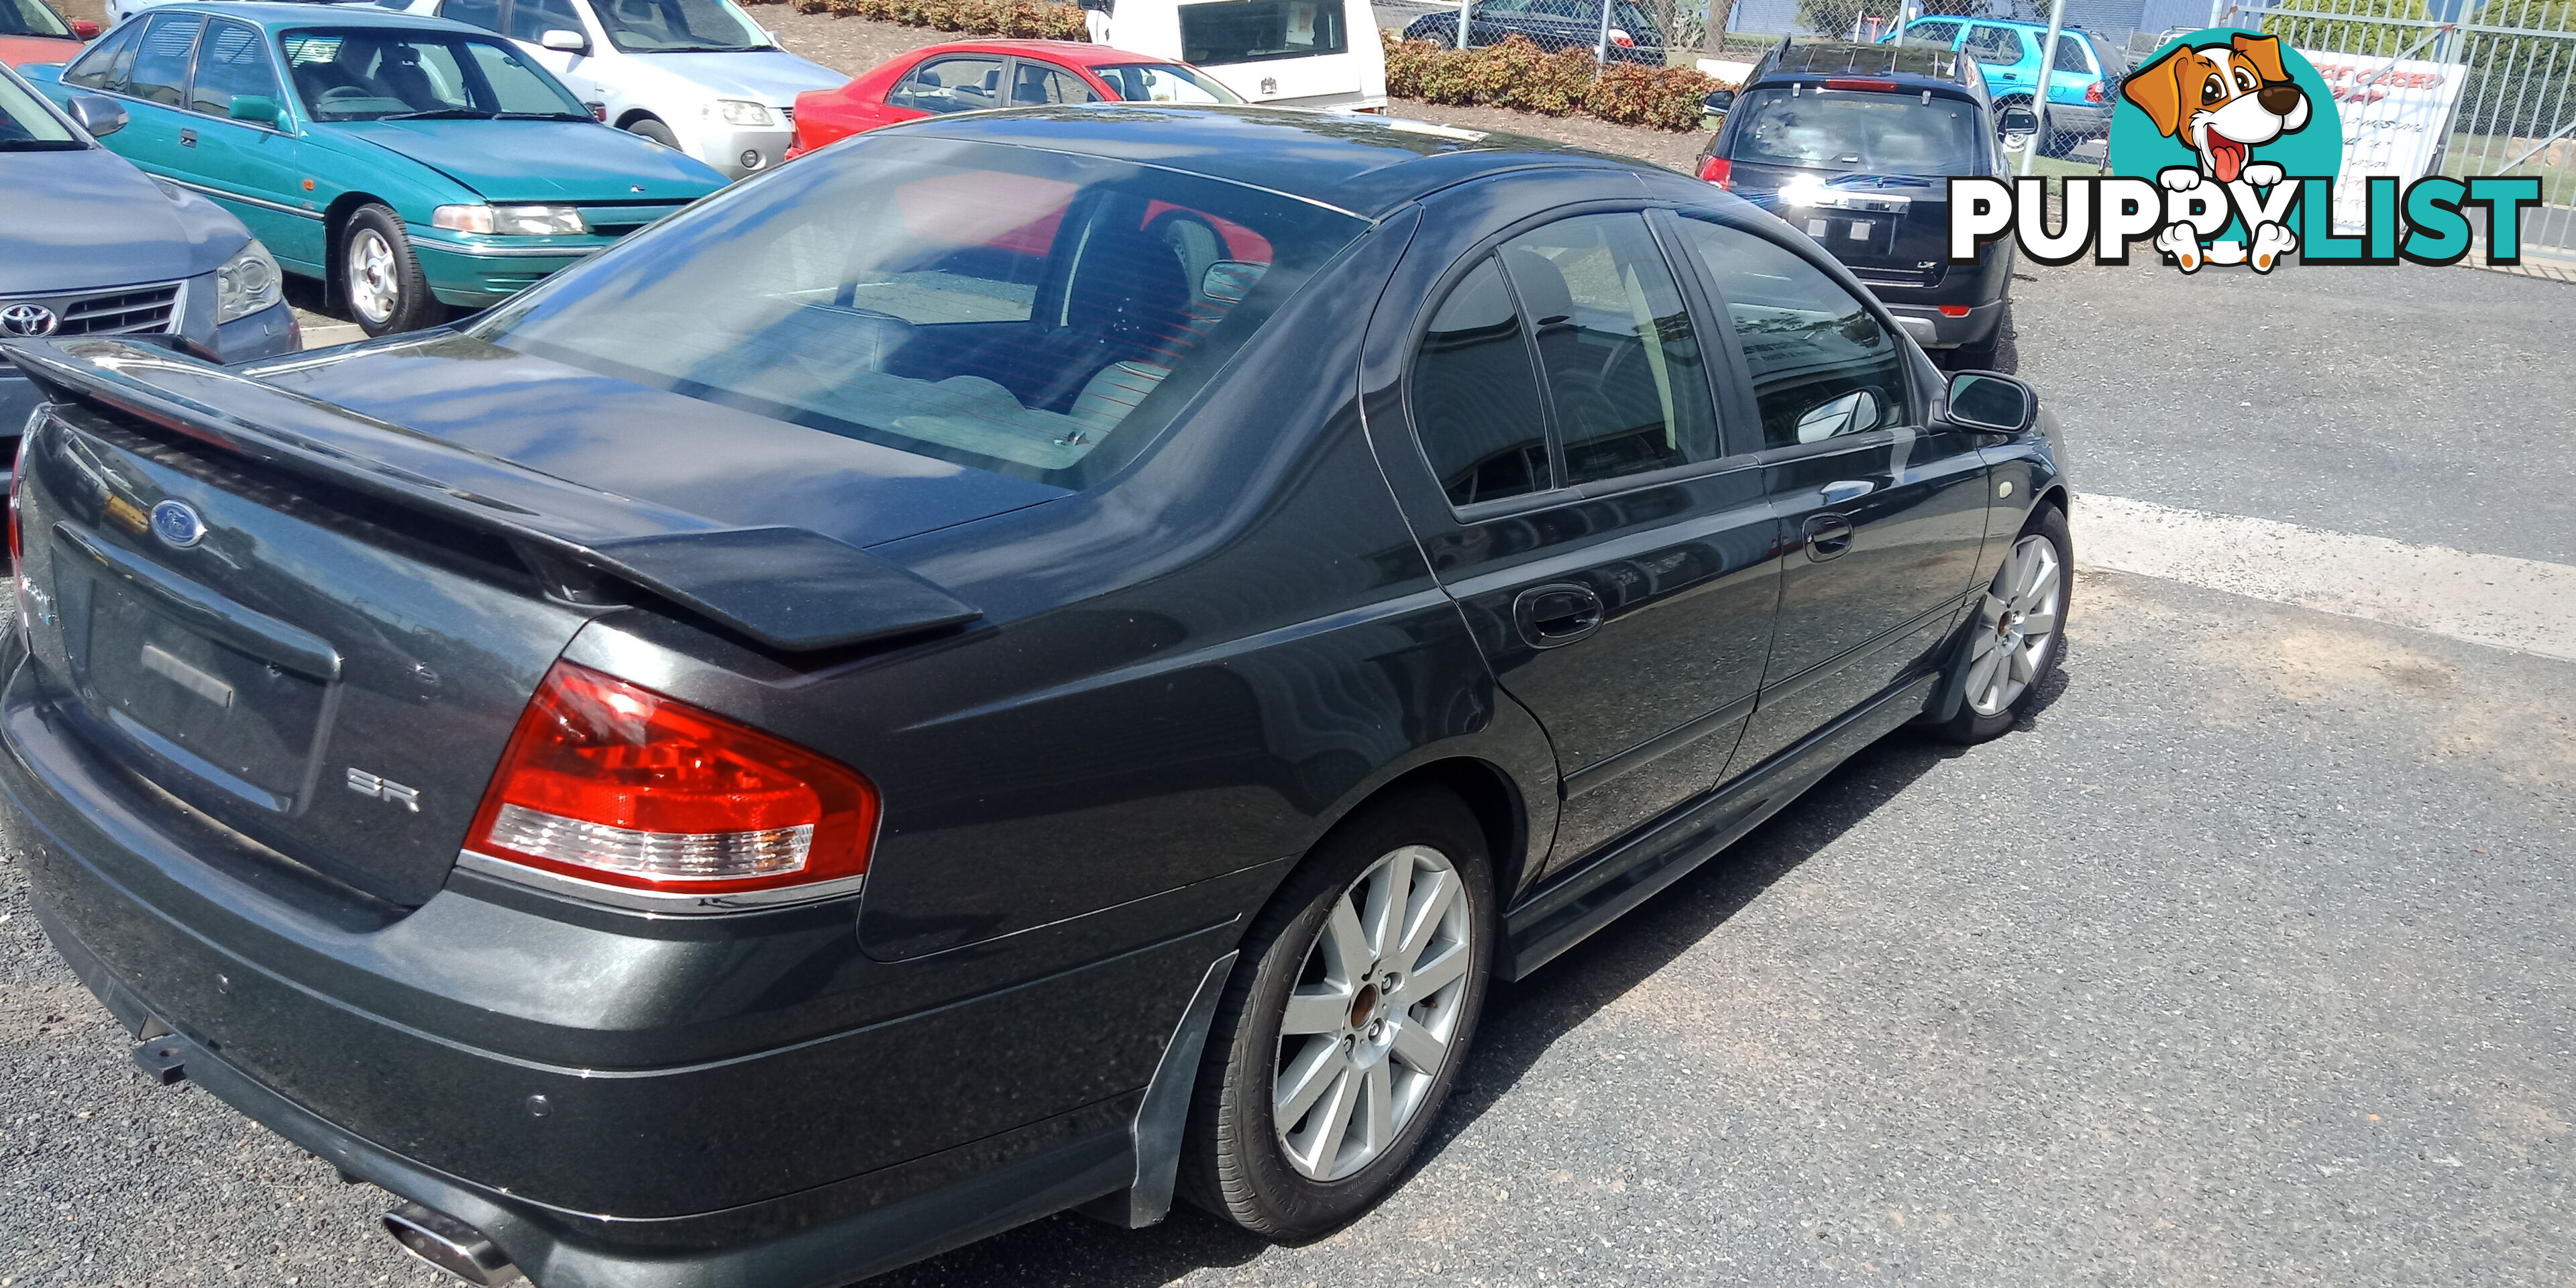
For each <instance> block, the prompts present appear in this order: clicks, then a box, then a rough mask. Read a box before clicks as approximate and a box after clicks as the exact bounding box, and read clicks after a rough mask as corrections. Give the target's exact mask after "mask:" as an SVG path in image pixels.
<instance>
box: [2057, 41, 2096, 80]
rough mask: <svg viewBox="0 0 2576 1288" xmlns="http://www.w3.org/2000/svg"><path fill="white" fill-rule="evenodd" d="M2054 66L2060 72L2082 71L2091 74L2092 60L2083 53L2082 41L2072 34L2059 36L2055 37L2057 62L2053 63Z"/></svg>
mask: <svg viewBox="0 0 2576 1288" xmlns="http://www.w3.org/2000/svg"><path fill="white" fill-rule="evenodd" d="M2054 67H2055V69H2056V70H2058V71H2061V72H2083V73H2085V74H2086V75H2091V74H2092V72H2093V60H2092V58H2091V57H2089V56H2087V55H2086V54H2085V52H2084V42H2083V41H2080V40H2077V39H2076V38H2075V37H2073V36H2059V37H2058V38H2057V62H2056V63H2055V64H2054Z"/></svg>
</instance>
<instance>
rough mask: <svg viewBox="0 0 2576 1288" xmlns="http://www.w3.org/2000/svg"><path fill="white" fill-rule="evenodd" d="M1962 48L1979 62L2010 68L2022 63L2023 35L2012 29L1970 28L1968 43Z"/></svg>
mask: <svg viewBox="0 0 2576 1288" xmlns="http://www.w3.org/2000/svg"><path fill="white" fill-rule="evenodd" d="M1960 48H1962V49H1965V50H1967V51H1968V57H1970V58H1973V59H1976V60H1977V61H1978V62H1981V63H1992V64H1997V65H2001V66H2010V65H2012V64H2014V63H2017V62H2020V61H2021V53H2022V49H2021V33H2020V32H2018V31H2015V30H2013V29H2012V28H2010V27H1970V28H1969V29H1968V43H1967V44H1965V45H1962V46H1960Z"/></svg>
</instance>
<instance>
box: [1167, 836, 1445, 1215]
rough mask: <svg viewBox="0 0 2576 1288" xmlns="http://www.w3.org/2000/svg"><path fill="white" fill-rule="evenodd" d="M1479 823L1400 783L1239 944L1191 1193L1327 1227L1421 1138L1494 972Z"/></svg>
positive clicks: (1364, 1201) (1192, 1146) (1383, 1181)
mask: <svg viewBox="0 0 2576 1288" xmlns="http://www.w3.org/2000/svg"><path fill="white" fill-rule="evenodd" d="M1495 924H1496V923H1495V919H1494V893H1493V880H1492V877H1491V867H1490V863H1489V859H1488V856H1487V854H1486V851H1485V840H1484V829H1483V828H1482V827H1480V826H1479V825H1478V824H1477V821H1476V817H1475V815H1473V814H1472V813H1470V812H1468V810H1467V808H1466V806H1465V805H1463V804H1461V803H1460V802H1459V801H1458V799H1457V798H1456V797H1455V796H1452V795H1449V794H1448V793H1446V792H1441V791H1436V790H1429V789H1425V790H1420V791H1414V792H1408V793H1406V794H1404V795H1402V796H1399V797H1395V798H1391V799H1388V800H1386V801H1383V802H1380V803H1378V804H1376V805H1372V806H1369V807H1367V808H1366V810H1365V812H1364V813H1363V814H1361V815H1359V816H1357V817H1354V818H1352V819H1350V820H1347V821H1345V822H1344V823H1343V824H1342V826H1340V827H1339V828H1337V829H1336V830H1335V831H1334V833H1333V834H1332V835H1331V836H1330V837H1328V838H1326V840H1325V841H1324V842H1323V844H1322V845H1320V846H1318V847H1317V848H1316V850H1315V852H1314V853H1313V854H1311V855H1310V856H1308V858H1307V860H1306V862H1305V863H1304V864H1303V865H1301V866H1300V867H1299V868H1298V869H1297V871H1296V873H1295V874H1293V875H1292V876H1290V877H1289V879H1288V881H1287V883H1286V885H1284V886H1283V887H1282V888H1281V889H1280V891H1279V893H1278V894H1277V895H1276V896H1274V897H1273V898H1272V900H1271V903H1270V906H1269V907H1268V908H1266V909H1265V910H1264V911H1263V912H1262V915H1261V917H1260V919H1259V920H1258V921H1256V922H1255V923H1254V925H1253V928H1252V930H1251V932H1250V933H1249V934H1248V935H1247V936H1246V937H1245V941H1244V947H1243V952H1244V958H1243V960H1244V963H1245V965H1244V966H1243V967H1242V968H1240V969H1239V970H1238V971H1237V973H1236V976H1235V978H1234V979H1233V980H1232V981H1230V982H1229V983H1228V985H1227V988H1226V994H1225V998H1224V1000H1223V1002H1222V1003H1221V1004H1220V1006H1219V1008H1218V1011H1217V1015H1216V1022H1215V1025H1214V1027H1213V1028H1212V1030H1211V1034H1212V1037H1213V1039H1214V1040H1213V1041H1212V1042H1211V1043H1210V1045H1209V1048H1208V1053H1207V1057H1206V1062H1205V1064H1204V1065H1203V1066H1202V1068H1201V1070H1200V1074H1199V1085H1198V1094H1197V1099H1196V1100H1195V1101H1194V1102H1193V1104H1192V1106H1191V1115H1190V1130H1189V1137H1188V1141H1187V1143H1186V1145H1185V1146H1184V1148H1183V1153H1182V1173H1181V1186H1182V1193H1183V1194H1184V1195H1185V1196H1187V1197H1188V1198H1189V1200H1190V1201H1191V1202H1193V1203H1195V1204H1197V1205H1198V1206H1200V1207H1202V1208H1205V1209H1207V1210H1208V1211H1209V1212H1211V1213H1214V1214H1215V1215H1217V1216H1221V1217H1224V1218H1225V1219H1227V1220H1229V1221H1232V1222H1234V1223H1235V1224H1237V1225H1240V1226H1242V1227H1243V1228H1244V1229H1246V1230H1250V1231H1252V1232H1253V1233H1255V1234H1260V1235H1265V1236H1268V1237H1270V1238H1274V1239H1292V1240H1293V1239H1306V1238H1313V1237H1315V1236H1317V1235H1321V1234H1324V1233H1326V1232H1327V1231H1330V1230H1333V1229H1335V1228H1337V1227H1339V1226H1341V1225H1343V1224H1344V1223H1346V1222H1348V1221H1350V1220H1351V1219H1352V1218H1354V1217H1356V1216H1358V1215H1359V1214H1360V1213H1362V1212H1364V1211H1366V1210H1367V1209H1368V1207H1369V1206H1370V1205H1371V1204H1373V1203H1375V1202H1376V1201H1377V1200H1378V1199H1379V1198H1380V1197H1381V1196H1383V1195H1384V1194H1385V1193H1386V1191H1387V1190H1388V1189H1389V1188H1390V1187H1391V1186H1393V1185H1394V1183H1395V1179H1396V1177H1397V1176H1398V1175H1399V1174H1401V1173H1402V1172H1403V1170H1404V1167H1405V1165H1406V1164H1407V1163H1408V1162H1410V1161H1411V1159H1412V1158H1413V1155H1414V1153H1415V1151H1417V1150H1418V1149H1420V1148H1421V1145H1422V1141H1423V1138H1424V1137H1425V1136H1426V1135H1428V1134H1429V1132H1430V1129H1431V1124H1432V1122H1433V1121H1434V1120H1435V1119H1437V1118H1438V1117H1439V1113H1440V1106H1441V1103H1442V1102H1443V1101H1444V1100H1446V1099H1447V1098H1448V1095H1449V1090H1450V1088H1451V1087H1452V1086H1454V1085H1455V1084H1456V1082H1457V1079H1458V1070H1459V1068H1460V1067H1461V1066H1462V1065H1463V1064H1464V1062H1465V1057H1466V1052H1467V1048H1468V1045H1469V1043H1470V1041H1471V1040H1472V1039H1473V1037H1474V1036H1475V1027H1476V1017H1477V1014H1478V1012H1479V1011H1481V1010H1482V1009H1483V1007H1484V1002H1485V989H1486V984H1487V982H1488V980H1489V978H1490V976H1491V973H1492V963H1493V952H1494V940H1495Z"/></svg>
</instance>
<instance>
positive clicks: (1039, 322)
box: [473, 138, 1367, 487]
mask: <svg viewBox="0 0 2576 1288" xmlns="http://www.w3.org/2000/svg"><path fill="white" fill-rule="evenodd" d="M913 147H914V145H913V144H912V143H911V142H910V141H909V140H901V139H887V140H883V141H878V140H873V139H865V138H863V139H861V140H858V141H856V142H853V143H851V144H847V145H844V146H843V148H842V149H841V150H838V151H836V152H835V153H834V157H835V158H836V159H837V160H836V161H833V162H825V163H821V164H800V165H792V166H782V167H780V168H779V169H777V170H776V171H774V172H771V173H769V174H766V175H763V176H762V178H761V181H760V182H759V183H756V184H747V185H743V186H740V187H736V188H733V189H731V190H729V191H727V192H726V193H723V194H721V195H718V196H716V197H712V198H709V199H708V200H707V201H705V202H702V203H700V204H699V205H697V206H695V207H693V208H691V209H690V210H689V211H687V212H686V213H683V214H680V215H677V216H674V217H673V218H672V219H670V220H669V221H667V222H665V223H662V224H660V225H658V226H656V227H655V228H654V229H653V230H651V231H649V232H646V233H643V234H640V235H638V236H637V237H634V238H630V239H628V240H627V241H626V242H625V243H622V244H621V245H619V246H618V247H615V248H613V249H611V250H609V251H607V252H604V253H603V254H602V255H600V256H599V257H598V258H596V259H593V260H590V261H588V262H586V263H583V264H580V265H576V266H575V267H573V268H569V269H566V270H564V272H562V273H561V274H558V275H557V276H556V277H554V278H553V279H551V280H550V281H549V282H547V283H546V284H545V285H543V286H540V287H538V288H536V289H535V290H534V291H532V292H531V293H529V294H526V295H522V296H520V297H518V298H517V299H515V300H513V301H512V302H510V303H508V304H504V305H502V306H501V307H500V308H499V309H497V310H495V311H494V313H493V314H492V320H491V321H489V322H487V323H485V324H484V325H482V326H479V327H477V328H475V329H474V332H473V334H475V335H477V336H479V337H481V338H482V339H484V340H487V341H489V342H490V343H493V344H496V345H500V346H502V347H504V348H508V349H513V350H518V351H522V352H527V353H533V354H537V355H539V356H543V357H546V358H550V359H553V360H555V361H558V362H565V363H570V364H572V365H574V366H578V367H583V368H586V369H588V370H592V371H597V372H601V373H604V374H607V375H611V376H615V377H617V378H620V379H623V380H628V381H632V382H634V383H637V384H641V385H645V386H648V387H651V388H655V389H667V390H671V391H674V392H677V393H680V394H684V395H687V396H690V397H694V398H701V399H705V400H707V401H710V402H716V403H722V404H725V405H727V406H732V407H741V408H746V409H749V410H751V411H754V412H756V413H758V414H760V415H764V416H769V417H772V418H775V419H778V420H784V421H791V422H794V423H796V424H801V425H808V426H812V427H814V428H816V429H818V430H823V431H827V432H831V433H836V434H844V435H847V436H850V437H853V438H858V439H863V440H866V441H868V442H873V443H880V444H884V445H887V446H890V447H895V448H899V449H901V450H903V451H906V452H910V453H913V454H914V455H916V456H923V457H930V458H934V459H936V460H940V461H949V462H954V463H956V464H959V465H967V466H974V467H977V468H982V469H987V470H992V471H996V472H999V473H1005V474H1011V475H1015V476H1018V477H1022V478H1029V479H1035V480H1037V481H1040V482H1045V483H1054V484H1058V485H1060V486H1066V487H1082V486H1088V485H1089V484H1090V483H1091V482H1093V481H1096V480H1097V479H1098V478H1099V477H1101V476H1103V475H1105V474H1106V473H1107V472H1108V471H1109V470H1112V469H1114V468H1116V466H1117V465H1118V463H1120V462H1121V461H1122V460H1124V459H1126V458H1127V457H1129V456H1131V455H1132V454H1133V452H1134V451H1135V450H1137V449H1138V447H1140V446H1141V444H1142V443H1143V442H1145V441H1147V440H1150V439H1151V438H1152V437H1153V436H1154V434H1155V433H1157V432H1158V431H1159V430H1160V428H1161V427H1162V426H1163V425H1165V424H1168V423H1169V421H1170V418H1171V415H1172V413H1173V412H1175V411H1176V410H1177V409H1178V408H1180V407H1181V406H1183V405H1185V404H1186V403H1187V402H1188V400H1189V399H1190V398H1191V397H1192V396H1193V394H1194V393H1195V392H1196V391H1197V390H1198V389H1200V388H1203V387H1204V386H1205V385H1206V384H1207V382H1208V381H1209V380H1210V379H1212V378H1213V377H1214V375H1215V373H1216V372H1217V371H1218V370H1219V369H1220V368H1222V367H1223V366H1224V364H1225V361H1226V359H1227V358H1228V357H1229V356H1230V355H1231V354H1232V353H1233V352H1234V351H1235V349H1236V348H1237V347H1239V346H1240V345H1241V344H1242V343H1243V342H1244V340H1245V339H1246V338H1248V337H1249V336H1250V335H1251V334H1252V333H1253V332H1254V331H1256V330H1257V329H1258V328H1259V327H1260V326H1261V324H1262V321H1263V320H1264V319H1266V318H1267V317H1268V316H1269V315H1270V313H1271V311H1272V310H1273V309H1275V308H1276V307H1277V305H1278V303H1279V301H1281V300H1282V299H1285V298H1286V297H1287V295H1288V294H1289V293H1291V292H1293V291H1294V290H1295V289H1296V287H1297V286H1298V285H1299V284H1301V283H1302V282H1303V281H1304V280H1305V279H1306V277H1307V275H1308V274H1310V273H1311V272H1313V270H1314V269H1315V268H1316V267H1317V266H1319V265H1321V264H1322V263H1323V262H1324V261H1325V260H1326V259H1328V258H1330V257H1331V256H1332V255H1333V254H1334V253H1335V252H1336V251H1338V250H1339V249H1340V248H1341V247H1342V246H1343V245H1344V244H1346V243H1347V242H1349V241H1350V240H1351V239H1352V238H1353V237H1356V236H1358V235H1359V233H1360V232H1361V230H1363V229H1364V228H1365V227H1366V226H1367V225H1366V224H1364V223H1363V222H1361V221H1360V220H1357V219H1354V218H1352V217H1350V216H1348V215H1342V214H1338V213H1335V212H1332V211H1329V210H1325V209H1323V208H1321V207H1318V206H1314V205H1311V204H1309V203H1307V202H1303V201H1298V200H1295V199H1292V198H1288V197H1283V196H1279V195H1276V194H1272V193H1267V192H1262V191H1259V190H1256V189H1253V188H1248V187H1243V186H1241V185H1237V184H1231V183H1225V182H1222V181H1219V180H1214V179H1208V178H1204V177H1200V176H1195V175H1187V174H1180V173H1176V172H1173V171H1168V170H1159V169H1154V168H1150V167H1144V166H1134V165H1128V164H1124V163H1120V162H1114V161H1109V160H1105V159H1101V158H1096V157H1087V156H1075V155H1068V154H1063V153H1055V152H1041V151H1038V150H1035V149H1028V148H1016V147H1005V146H1000V145H995V144H980V143H966V142H947V141H943V142H942V143H940V145H939V147H938V151H937V154H936V155H937V156H938V157H939V160H937V161H930V160H921V159H917V154H916V153H914V152H913V151H912V149H913ZM1194 248H1195V249H1194ZM1210 253H1214V254H1221V255H1223V256H1224V258H1223V259H1214V260H1209V261H1207V263H1206V265H1205V267H1203V268H1200V269H1199V270H1197V271H1196V272H1193V270H1192V267H1191V266H1192V263H1193V258H1192V257H1193V256H1194V255H1202V254H1210ZM711 446H714V445H711ZM923 468H925V469H936V468H938V467H936V466H930V465H925V466H924V467H923Z"/></svg>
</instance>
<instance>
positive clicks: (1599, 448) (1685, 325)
mask: <svg viewBox="0 0 2576 1288" xmlns="http://www.w3.org/2000/svg"><path fill="white" fill-rule="evenodd" d="M1502 261H1503V264H1504V267H1505V268H1506V269H1507V270H1509V272H1510V274H1511V279H1512V288H1513V291H1514V293H1515V294H1516V295H1518V297H1519V299H1520V304H1521V307H1522V308H1523V309H1524V310H1526V311H1527V312H1528V314H1529V318H1530V324H1531V327H1532V331H1533V334H1534V335H1535V337H1536V339H1537V341H1538V344H1537V348H1538V355H1539V363H1540V366H1541V367H1542V368H1543V369H1544V370H1545V372H1546V375H1547V391H1548V400H1549V402H1550V404H1551V405H1552V406H1554V407H1555V409H1556V429H1557V441H1558V444H1559V446H1560V450H1561V451H1562V453H1563V459H1564V461H1565V482H1567V483H1569V484H1573V483H1588V482H1592V481H1594V480H1597V479H1606V478H1615V477H1617V476H1619V475H1622V474H1636V473H1640V472H1643V471H1646V470H1659V469H1668V468H1670V467H1672V466H1676V465H1688V464H1691V463H1693V462H1695V461H1706V460H1714V459H1716V457H1717V455H1718V450H1717V418H1716V415H1715V413H1714V412H1713V411H1712V410H1711V408H1710V406H1709V397H1708V372H1707V369H1706V368H1705V367H1704V366H1703V365H1702V363H1701V361H1700V349H1699V339H1698V337H1697V336H1696V335H1695V334H1693V332H1692V327H1691V319H1690V314H1689V312H1688V311H1687V310H1685V309H1684V308H1683V307H1682V301H1681V291H1680V290H1679V289H1678V288H1677V287H1675V286H1674V284H1673V276H1672V270H1671V269H1670V267H1668V266H1667V265H1666V264H1665V263H1664V256H1663V252H1662V251H1661V250H1659V249H1658V248H1657V247H1656V245H1655V239H1654V237H1653V236H1652V235H1651V234H1649V233H1648V232H1647V231H1646V221H1645V220H1644V219H1642V218H1640V217H1638V216H1636V215H1629V214H1619V215H1581V216H1577V217H1576V218H1573V219H1567V220H1562V221H1559V222H1557V223H1553V224H1550V225H1548V226H1547V227H1545V228H1541V229H1539V230H1538V231H1536V232H1532V233H1525V234H1523V235H1521V236H1519V237H1515V238H1513V239H1512V240H1511V241H1509V242H1507V243H1505V244H1504V246H1503V249H1502Z"/></svg>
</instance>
